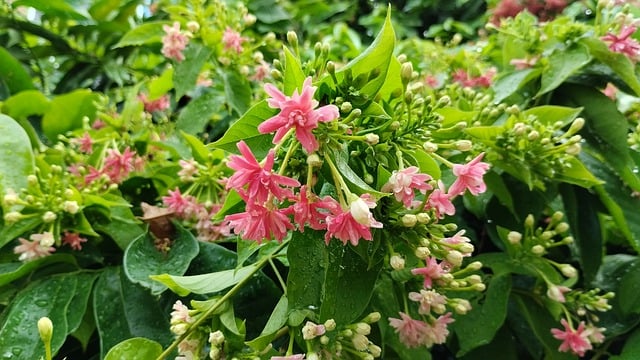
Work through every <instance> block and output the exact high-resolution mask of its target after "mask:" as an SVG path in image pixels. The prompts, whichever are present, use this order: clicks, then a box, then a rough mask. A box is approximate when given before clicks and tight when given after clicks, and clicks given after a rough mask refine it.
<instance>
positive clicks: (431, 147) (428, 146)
mask: <svg viewBox="0 0 640 360" xmlns="http://www.w3.org/2000/svg"><path fill="white" fill-rule="evenodd" d="M422 148H424V151H426V152H428V153H433V152H436V151H437V150H438V144H435V143H432V142H431V141H427V142H425V143H424V144H422Z"/></svg>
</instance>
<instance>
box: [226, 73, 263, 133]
mask: <svg viewBox="0 0 640 360" xmlns="http://www.w3.org/2000/svg"><path fill="white" fill-rule="evenodd" d="M222 80H223V81H224V93H225V96H226V98H227V102H228V103H229V105H231V108H232V109H233V110H235V111H236V113H238V114H239V115H241V114H244V113H245V112H246V111H247V109H249V107H250V106H251V100H252V93H251V91H252V90H251V85H250V84H249V81H247V78H246V77H245V76H243V75H241V74H240V73H239V72H237V71H232V70H229V69H227V70H226V71H224V72H223V73H222ZM264 120H266V119H264Z"/></svg>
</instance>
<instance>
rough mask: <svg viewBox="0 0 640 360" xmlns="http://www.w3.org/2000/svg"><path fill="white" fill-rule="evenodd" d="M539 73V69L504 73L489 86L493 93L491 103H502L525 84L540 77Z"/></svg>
mask: <svg viewBox="0 0 640 360" xmlns="http://www.w3.org/2000/svg"><path fill="white" fill-rule="evenodd" d="M541 73H542V71H541V70H540V69H524V70H518V71H514V72H511V73H505V74H504V75H502V76H501V77H500V78H498V79H497V80H496V81H495V82H494V83H493V84H492V85H491V88H492V89H493V91H494V96H493V101H494V102H496V103H499V102H502V101H503V100H504V99H506V98H508V97H509V96H511V95H513V94H514V93H515V92H516V91H518V90H520V89H521V88H522V87H523V86H524V85H525V84H527V83H528V82H530V81H531V80H533V79H535V78H537V77H538V76H540V74H541Z"/></svg>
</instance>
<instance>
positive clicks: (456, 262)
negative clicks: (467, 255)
mask: <svg viewBox="0 0 640 360" xmlns="http://www.w3.org/2000/svg"><path fill="white" fill-rule="evenodd" d="M447 261H448V262H450V263H451V265H453V266H460V265H461V264H462V253H460V251H458V250H451V251H449V253H448V254H447Z"/></svg>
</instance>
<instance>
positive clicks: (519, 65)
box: [509, 56, 538, 70]
mask: <svg viewBox="0 0 640 360" xmlns="http://www.w3.org/2000/svg"><path fill="white" fill-rule="evenodd" d="M537 62H538V57H537V56H536V57H532V58H523V59H511V61H509V64H510V65H513V66H514V67H515V68H516V70H524V69H529V68H532V67H533V66H534V65H535V64H536V63H537Z"/></svg>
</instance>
